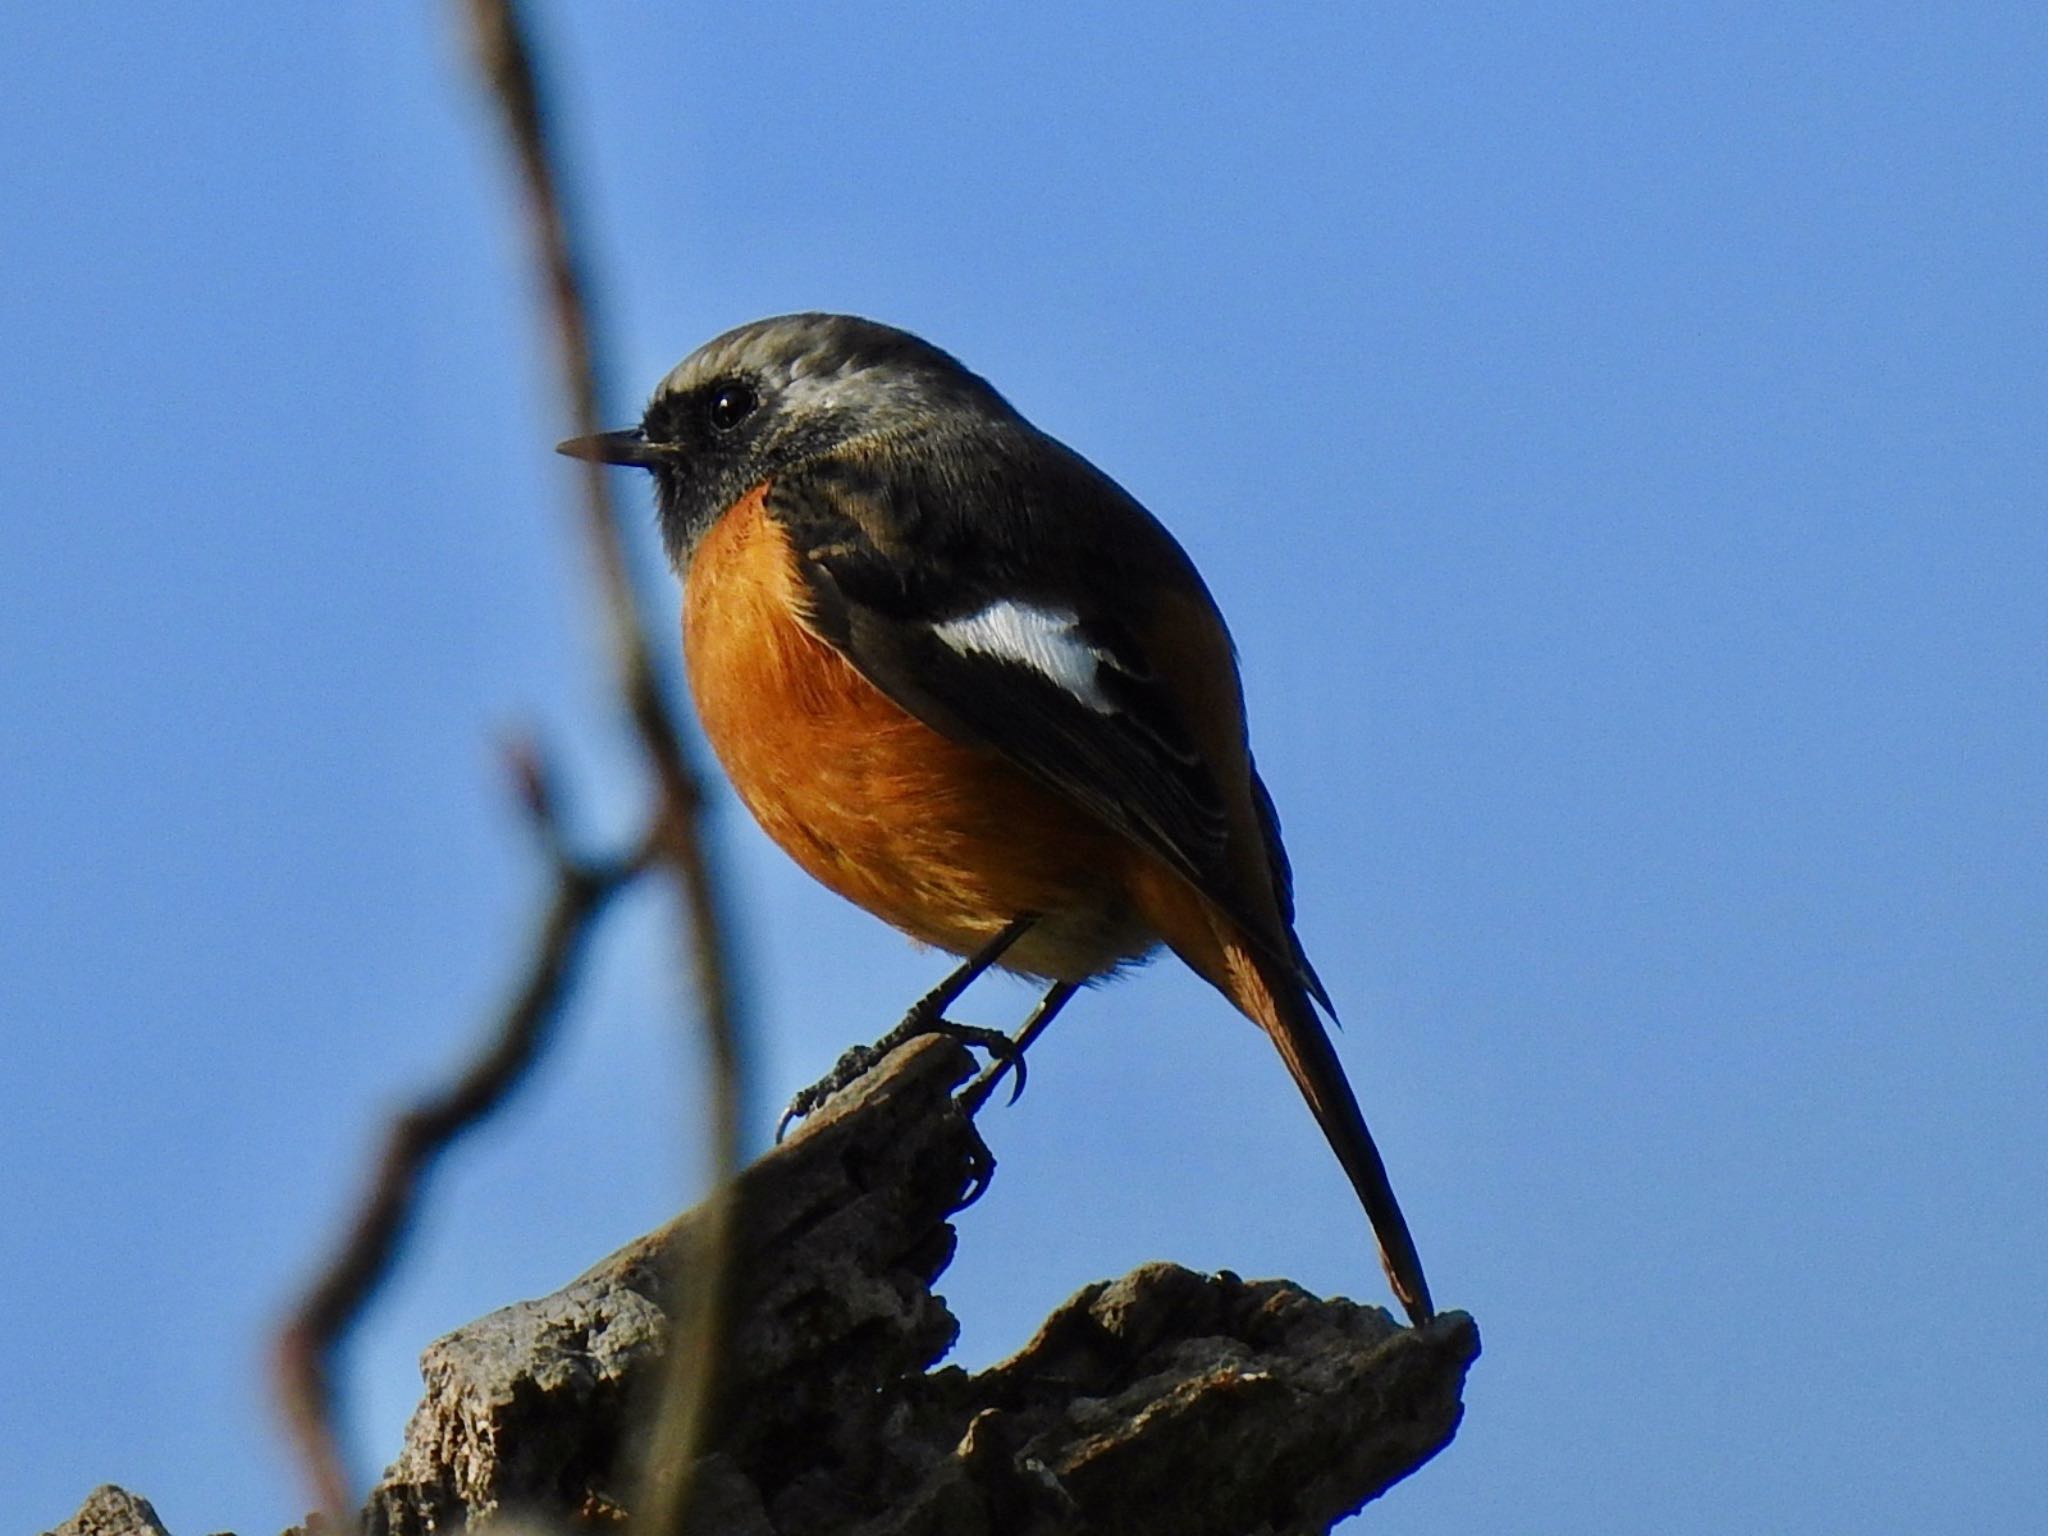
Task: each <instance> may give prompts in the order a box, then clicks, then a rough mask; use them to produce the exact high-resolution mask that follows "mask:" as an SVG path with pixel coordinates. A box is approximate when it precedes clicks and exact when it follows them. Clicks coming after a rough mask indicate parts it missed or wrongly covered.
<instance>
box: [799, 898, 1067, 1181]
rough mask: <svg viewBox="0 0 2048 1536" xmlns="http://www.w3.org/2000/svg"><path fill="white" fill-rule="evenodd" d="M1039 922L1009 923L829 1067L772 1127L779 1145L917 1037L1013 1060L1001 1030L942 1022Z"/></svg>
mask: <svg viewBox="0 0 2048 1536" xmlns="http://www.w3.org/2000/svg"><path fill="white" fill-rule="evenodd" d="M1037 921H1038V918H1037V915H1036V914H1035V913H1030V912H1027V913H1025V914H1024V915H1023V916H1022V917H1016V918H1012V919H1011V920H1010V921H1009V922H1008V923H1007V924H1005V925H1004V927H1003V928H1002V930H1001V931H1000V932H998V933H997V934H996V935H995V936H994V937H993V938H991V939H990V940H989V941H988V942H987V943H985V944H983V945H982V946H981V948H979V949H977V950H976V951H975V952H974V953H973V954H971V955H969V956H968V957H967V958H966V959H965V960H963V961H961V962H960V964H959V965H957V966H955V967H954V968H953V971H952V974H950V975H949V976H947V977H946V979H945V980H944V981H942V982H940V983H939V984H938V985H937V986H936V987H933V988H932V989H931V991H929V992H927V993H925V995H924V996H923V997H920V998H919V999H918V1000H917V1001H916V1002H914V1003H912V1004H911V1005H910V1011H909V1012H908V1013H906V1014H904V1015H903V1022H902V1023H900V1024H898V1025H897V1026H896V1027H895V1028H894V1029H892V1030H890V1031H889V1033H887V1034H886V1035H884V1036H882V1038H881V1039H879V1040H877V1041H876V1042H875V1043H874V1044H873V1045H856V1046H852V1047H850V1048H849V1049H848V1050H847V1051H846V1052H845V1054H843V1055H842V1056H841V1057H840V1058H839V1060H838V1061H836V1062H834V1063H833V1064H832V1070H831V1071H830V1072H827V1073H826V1074H825V1075H824V1076H823V1077H821V1078H819V1079H818V1081H816V1082H815V1083H813V1084H811V1086H810V1087H808V1088H806V1089H804V1090H802V1091H801V1092H800V1093H798V1094H797V1096H796V1097H795V1098H793V1099H791V1100H790V1101H789V1107H788V1108H787V1109H785V1110H783V1112H782V1118H781V1119H780V1120H778V1121H776V1122H775V1139H776V1140H777V1141H778V1142H779V1141H781V1140H782V1137H783V1133H784V1132H786V1131H787V1130H788V1129H789V1126H790V1122H791V1121H793V1120H799V1119H801V1118H803V1117H804V1116H805V1115H808V1114H809V1113H810V1112H811V1111H812V1110H814V1109H816V1108H817V1107H818V1106H819V1105H820V1104H822V1103H824V1102H825V1100H827V1099H828V1098H830V1097H831V1096H832V1095H833V1094H835V1093H837V1092H838V1091H839V1090H840V1089H842V1088H844V1087H845V1086H846V1085H847V1084H848V1083H851V1082H852V1081H854V1080H855V1079H856V1078H858V1077H860V1076H862V1075H863V1074H864V1073H866V1072H867V1071H868V1070H869V1069H870V1068H872V1067H873V1066H874V1065H875V1064H876V1063H877V1062H879V1061H881V1060H882V1058H883V1057H885V1056H887V1055H888V1054H889V1053H890V1052H891V1051H893V1050H895V1049H896V1047H897V1046H899V1045H902V1044H904V1043H905V1042H906V1041H910V1040H915V1039H917V1038H918V1037H919V1036H920V1035H935V1034H943V1035H950V1036H952V1037H953V1038H954V1039H955V1040H959V1041H961V1042H962V1043H964V1044H967V1045H978V1046H980V1047H981V1048H982V1049H983V1050H986V1051H989V1052H991V1053H992V1054H994V1055H995V1056H997V1057H998V1059H1002V1058H1005V1057H1008V1056H1011V1055H1014V1054H1015V1052H1016V1050H1017V1047H1016V1046H1015V1045H1014V1044H1013V1043H1012V1042H1011V1039H1010V1037H1009V1036H1008V1035H1006V1034H1004V1033H1003V1032H1002V1031H1001V1030H999V1029H980V1028H977V1027H976V1026H974V1025H972V1024H956V1023H954V1022H953V1021H952V1020H951V1019H949V1018H947V1017H946V1010H947V1009H948V1008H950V1007H952V1006H953V1004H954V1003H955V1002H957V1001H959V998H960V994H961V993H962V992H965V991H966V990H967V989H968V988H969V987H970V986H972V985H973V984H974V981H975V978H977V977H978V976H980V975H981V973H982V972H983V971H985V970H987V969H988V968H989V967H990V966H992V965H994V964H995V963H996V962H997V961H998V960H1000V959H1002V958H1003V955H1004V953H1005V952H1006V951H1008V949H1009V948H1010V946H1011V945H1012V944H1015V943H1016V942H1017V941H1018V940H1019V939H1021V938H1023V937H1024V935H1025V933H1026V932H1027V931H1028V930H1029V929H1030V927H1031V925H1032V924H1033V923H1035V922H1037ZM1042 1006H1043V1005H1041V1007H1042ZM1033 1017H1036V1015H1034V1016H1033Z"/></svg>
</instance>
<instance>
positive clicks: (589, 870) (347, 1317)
mask: <svg viewBox="0 0 2048 1536" xmlns="http://www.w3.org/2000/svg"><path fill="white" fill-rule="evenodd" d="M514 766H515V770H516V772H517V775H518V779H519V785H520V798H521V799H522V801H523V802H524V803H525V805H526V808H527V811H528V814H529V815H530V816H531V818H532V820H533V822H534V824H535V827H536V830H537V831H538V833H539V840H540V843H541V846H542V847H543V849H545V850H546V852H547V855H548V857H549V861H550V863H551V864H552V865H553V868H554V890H553V892H552V894H551V896H550V898H549V901H548V907H547V912H546V914H545V915H544V917H543V918H542V920H541V924H540V929H539V932H538V933H537V934H536V936H535V939H534V943H533V949H532V953H531V957H530V958H529V959H528V961H527V963H526V970H525V974H524V975H523V976H522V978H521V979H520V982H519V985H518V987H517V989H516V990H515V991H514V992H513V994H512V997H511V998H510V1000H509V1001H508V1002H507V1004H506V1006H505V1009H504V1011H503V1012H502V1014H501V1015H500V1016H499V1020H498V1023H497V1026H496V1028H495V1029H494V1030H493V1031H492V1032H491V1035H490V1036H489V1038H488V1039H487V1040H486V1041H485V1043H484V1046H483V1049H482V1050H481V1051H480V1052H479V1053H478V1054H477V1055H476V1056H475V1057H474V1058H473V1059H472V1060H471V1061H470V1063H469V1065H468V1066H467V1067H465V1068H464V1069H463V1071H462V1073H461V1075H460V1076H459V1077H457V1078H456V1080H455V1081H454V1082H453V1083H451V1084H449V1085H448V1086H447V1087H446V1088H444V1089H442V1090H441V1091H440V1092H438V1093H435V1094H432V1095H430V1096H429V1097H427V1098H425V1099H422V1100H421V1101H420V1102H419V1103H417V1104H415V1105H414V1106H413V1107H412V1108H411V1109H409V1110H406V1111H405V1112H404V1113H402V1114H400V1115H398V1116H397V1117H396V1118H395V1119H394V1120H392V1122H391V1124H390V1125H389V1126H388V1127H387V1129H386V1131H385V1135H384V1144H383V1148H382V1150H381V1151H380V1153H379V1155H378V1158H377V1163H376V1168H375V1171H374V1173H373V1174H372V1177H371V1180H370V1187H369V1189H368V1191H367V1192H366V1194H365V1196H364V1199H363V1202H362V1204H361V1206H360V1207H359V1208H358V1210H357V1212H356V1215H355V1218H354V1220H353V1221H352V1222H351V1223H350V1224H349V1228H348V1230H347V1232H346V1233H345V1235H344V1236H343V1238H342V1240H341V1243H340V1244H339V1246H338V1247H337V1248H336V1250H335V1252H334V1254H333V1256H332V1257H331V1258H330V1259H329V1260H328V1262H327V1263H326V1264H325V1265H323V1266H322V1267H321V1269H320V1271H319V1273H318V1278H317V1279H316V1280H315V1282H314V1283H313V1285H312V1286H311V1287H310V1288H309V1289H308V1290H307V1291H306V1293H305V1295H304V1296H303V1297H302V1298H301V1299H300V1301H299V1304H298V1305H297V1306H296V1307H295V1308H294V1309H293V1311H292V1313H291V1316H290V1317H289V1319H288V1320H287V1321H286V1323H285V1326H284V1327H283V1329H282V1330H281V1331H280V1332H279V1334H278V1337H277V1340H276V1343H275V1345H274V1349H275V1356H274V1366H275V1372H276V1381H277V1388H278V1392H279V1395H280V1397H281V1398H282V1400H283V1404H284V1409H285V1413H286V1417H287V1420H288V1422H289V1424H290V1426H291V1430H292V1434H293V1437H294V1439H295V1440H296V1441H297V1444H298V1449H299V1454H300V1457H301V1459H302V1460H303V1461H304V1463H305V1465H306V1468H307V1470H308V1472H309V1474H310V1476H311V1480H312V1482H313V1485H314V1491H315V1492H316V1494H317V1495H318V1497H319V1500H320V1506H321V1508H322V1509H323V1510H325V1511H326V1512H327V1513H328V1514H329V1515H330V1516H331V1517H333V1518H335V1519H337V1520H339V1519H341V1518H343V1515H344V1512H345V1511H348V1510H351V1509H352V1508H353V1507H354V1493H353V1480H352V1479H351V1478H350V1476H349V1472H348V1465H347V1457H346V1455H345V1454H344V1453H343V1450H342V1446H341V1438H340V1435H339V1433H338V1431H337V1430H336V1428H335V1389H334V1355H335V1352H336V1351H337V1349H338V1348H339V1347H340V1343H341V1341H342V1339H343V1338H344V1337H345V1336H346V1334H347V1333H348V1331H349V1329H350V1328H351V1327H352V1326H353V1325H354V1323H355V1320H356V1319H357V1317H358V1316H360V1315H361V1312H362V1309H363V1306H364V1304H365V1303H366V1302H367V1301H368V1300H369V1298H370V1295H371V1293H372V1292H374V1291H375V1290H376V1288H377V1286H378V1284H379V1283H380V1282H381V1281H382V1280H383V1279H384V1277H385V1276H386V1275H387V1274H388V1273H389V1272H390V1269H391V1266H392V1263H393V1261H394V1260H395V1258H396V1257H397V1254H398V1251H399V1248H400V1247H401V1246H402V1244H403V1242H404V1240H405V1236H406V1233H407V1231H408V1229H409V1228H410V1226H411V1223H412V1218H413V1213H414V1211H415V1210H416V1209H417V1208H418V1205H419V1202H420V1196H421V1194H422V1193H423V1191H424V1188H425V1184H426V1178H427V1175H428V1173H429V1172H430V1171H431V1169H432V1167H433V1164H434V1162H435V1160H436V1159H437V1158H438V1157H439V1156H440V1154H441V1153H442V1152H443V1151H445V1150H446V1149H447V1147H448V1146H449V1144H450V1143H451V1142H453V1141H454V1140H455V1138H456V1137H458V1136H460V1135H461V1134H462V1133H463V1132H464V1131H465V1130H467V1129H468V1128H469V1127H470V1126H472V1125H474V1124H476V1123H477V1121H479V1120H481V1119H483V1118H484V1117H485V1116H486V1115H488V1114H489V1113H490V1112H491V1111H492V1110H494V1109H496V1108H497V1107H498V1105H499V1104H501V1103H502V1102H503V1101H504V1099H505V1097H506V1095H507V1094H508V1093H510V1092H511V1090H512V1089H513V1088H514V1087H515V1086H516V1085H517V1084H518V1083H519V1081H520V1079H521V1078H522V1077H523V1076H524V1075H525V1074H526V1071H527V1069H528V1068H529V1067H530V1066H531V1065H532V1064H533V1062H534V1060H535V1059H536V1058H537V1057H538V1056H539V1055H540V1053H541V1051H542V1049H543V1048H544V1047H545V1045H546V1044H547V1042H548V1040H549V1038H550V1036H551V1033H552V1030H553V1027H554V1024H555V1021H556V1020H557V1019H558V1018H559V1017H560V1014H561V1010H562V1003H563V1000H564V999H565V998H566V997H567V995H568V992H569V987H570V983H571V982H572V980H573V979H574V977H575V973H576V966H577V962H578V961H579V960H580V959H581V957H582V954H583V949H584V945H585V941H586V940H587V939H588V938H589V936H590V933H591V930H592V929H593V927H594V926H595V924H596V921H597V917H598V914H599V913H600V912H602V911H603V909H604V906H605V903H606V902H607V901H609V900H610V898H611V897H612V896H614V895H615V894H617V893H618V891H619V890H621V889H622V888H623V887H625V886H626V885H628V884H630V883H631V882H632V881H633V880H634V879H636V878H637V877H638V876H639V875H641V874H642V873H643V872H644V871H645V870H646V868H647V866H648V863H649V862H650V860H651V859H652V857H653V855H654V844H653V841H652V839H649V840H648V841H647V842H646V843H644V844H643V845H642V846H641V847H640V848H639V849H637V850H635V851H634V852H633V853H631V854H629V855H627V856H626V857H624V858H621V859H615V860H609V861H606V862H602V863H597V862H590V861H586V860H582V859H578V858H576V857H574V856H573V855H572V854H571V853H570V852H569V851H568V847H567V840H566V838H565V836H564V834H563V832H562V829H561V827H560V825H559V823H558V822H557V820H556V816H555V810H554V797H553V795H552V793H551V792H550V791H549V788H548V785H547V781H546V777H545V775H544V774H543V773H542V772H541V769H540V767H539V762H538V759H537V757H535V756H534V755H533V754H531V753H530V752H525V753H519V754H517V755H515V759H514Z"/></svg>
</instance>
